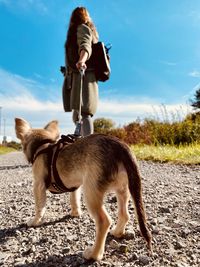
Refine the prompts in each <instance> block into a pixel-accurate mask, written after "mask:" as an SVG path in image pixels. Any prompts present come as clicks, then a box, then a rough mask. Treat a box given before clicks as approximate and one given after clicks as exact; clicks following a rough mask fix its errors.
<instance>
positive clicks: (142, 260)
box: [139, 255, 149, 265]
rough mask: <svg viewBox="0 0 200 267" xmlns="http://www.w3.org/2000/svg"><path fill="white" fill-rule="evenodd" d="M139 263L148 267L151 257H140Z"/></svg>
mask: <svg viewBox="0 0 200 267" xmlns="http://www.w3.org/2000/svg"><path fill="white" fill-rule="evenodd" d="M139 263H140V265H147V264H149V257H148V256H145V255H141V256H139Z"/></svg>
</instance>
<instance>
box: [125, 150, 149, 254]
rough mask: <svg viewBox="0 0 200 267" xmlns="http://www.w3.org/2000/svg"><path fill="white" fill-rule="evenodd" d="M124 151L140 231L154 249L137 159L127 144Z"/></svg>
mask: <svg viewBox="0 0 200 267" xmlns="http://www.w3.org/2000/svg"><path fill="white" fill-rule="evenodd" d="M123 151H124V153H123V155H122V158H121V160H122V162H123V165H124V167H125V169H126V171H127V175H128V180H129V190H130V193H131V196H132V198H133V201H134V204H135V209H136V215H137V219H138V223H139V227H140V231H141V234H142V236H143V237H144V239H145V240H146V242H147V246H148V249H149V250H150V251H152V245H151V240H152V237H151V233H150V232H149V230H148V227H147V222H146V214H145V210H144V204H143V199H142V185H141V177H140V173H139V169H138V166H137V162H136V159H135V158H134V157H133V156H132V154H131V152H130V150H129V148H128V147H126V146H125V149H123Z"/></svg>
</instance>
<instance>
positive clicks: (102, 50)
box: [86, 42, 111, 82]
mask: <svg viewBox="0 0 200 267" xmlns="http://www.w3.org/2000/svg"><path fill="white" fill-rule="evenodd" d="M110 48H111V45H110V47H106V46H105V45H104V43H103V42H98V43H94V44H92V54H91V57H90V59H89V60H88V65H90V66H92V67H94V71H95V76H96V79H97V81H101V82H105V81H107V80H108V79H109V78H110V73H111V68H110V56H109V50H110ZM86 65H87V62H86Z"/></svg>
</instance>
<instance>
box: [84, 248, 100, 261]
mask: <svg viewBox="0 0 200 267" xmlns="http://www.w3.org/2000/svg"><path fill="white" fill-rule="evenodd" d="M83 257H84V258H85V259H87V260H91V259H93V260H96V261H100V260H101V259H102V258H103V253H95V251H94V248H93V247H88V248H86V250H85V251H84V252H83Z"/></svg>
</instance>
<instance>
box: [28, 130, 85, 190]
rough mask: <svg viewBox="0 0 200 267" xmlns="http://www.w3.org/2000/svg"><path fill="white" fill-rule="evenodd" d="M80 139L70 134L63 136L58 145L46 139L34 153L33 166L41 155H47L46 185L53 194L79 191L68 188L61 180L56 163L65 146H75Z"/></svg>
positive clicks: (74, 188)
mask: <svg viewBox="0 0 200 267" xmlns="http://www.w3.org/2000/svg"><path fill="white" fill-rule="evenodd" d="M78 138H80V137H79V136H75V135H70V134H69V135H62V136H61V139H59V140H58V141H57V142H56V143H52V140H49V139H45V140H42V142H41V144H40V146H39V147H38V149H36V151H35V153H33V157H32V159H31V160H30V162H31V163H32V164H33V163H34V161H35V160H36V158H37V157H38V156H39V155H41V154H46V155H47V166H48V175H47V177H46V178H45V185H46V189H48V190H49V191H50V192H51V193H53V194H61V193H66V192H73V191H75V190H76V189H78V187H72V188H67V187H66V186H65V185H64V184H63V182H62V180H61V179H60V176H59V174H58V171H57V168H56V161H57V158H58V155H59V153H60V151H61V150H62V149H63V148H64V147H65V146H68V145H71V144H73V143H74V142H75V141H76V140H77V139H78Z"/></svg>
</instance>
